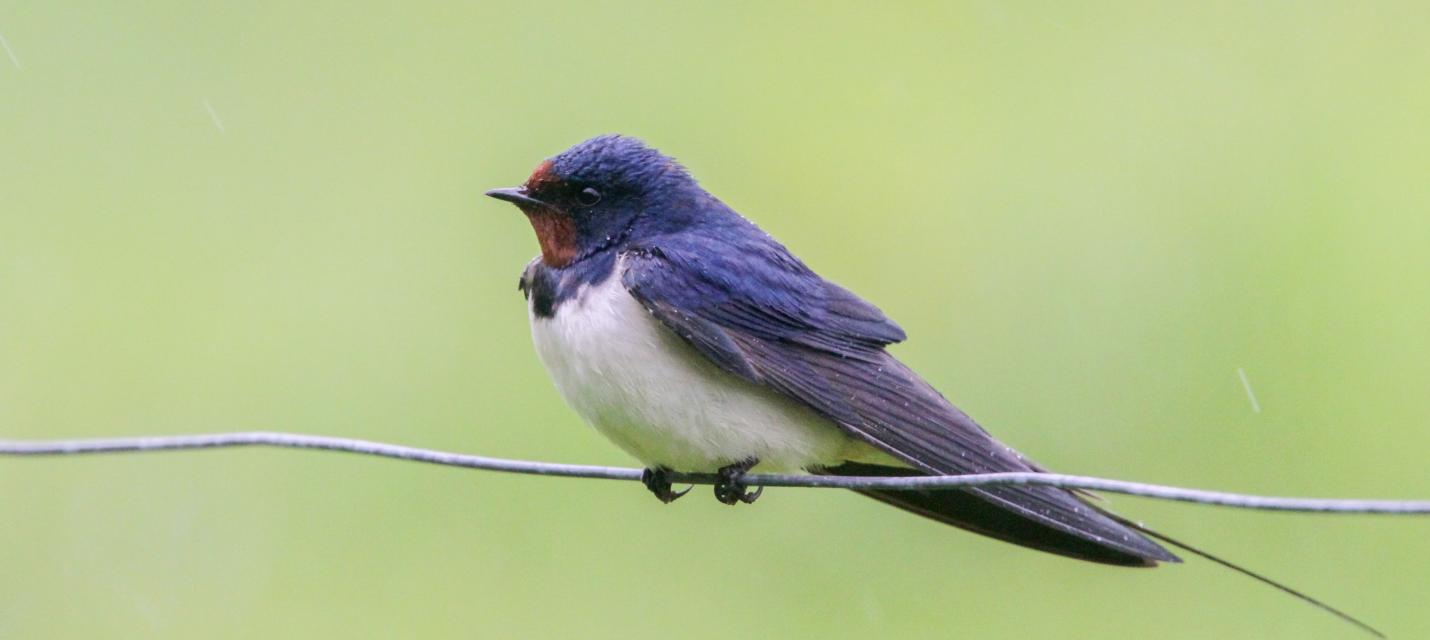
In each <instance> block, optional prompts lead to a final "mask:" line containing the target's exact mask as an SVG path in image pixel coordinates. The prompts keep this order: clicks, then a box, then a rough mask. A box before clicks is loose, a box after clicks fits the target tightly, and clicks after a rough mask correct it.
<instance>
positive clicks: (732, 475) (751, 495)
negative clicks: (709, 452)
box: [715, 458, 765, 505]
mask: <svg viewBox="0 0 1430 640" xmlns="http://www.w3.org/2000/svg"><path fill="white" fill-rule="evenodd" d="M759 463H760V460H759V459H758V458H745V459H744V460H742V461H740V462H736V463H735V464H730V465H725V466H723V467H720V470H719V471H718V472H717V473H718V475H719V476H720V480H719V481H718V482H716V483H715V499H716V500H719V501H720V502H723V503H725V504H730V505H733V504H736V503H740V502H743V503H745V504H750V503H752V502H754V501H755V500H758V499H759V497H760V494H761V493H764V491H765V488H764V487H756V488H755V490H754V491H749V488H750V487H749V485H747V484H745V483H744V482H743V478H744V477H745V473H746V472H748V471H749V470H750V469H751V468H752V467H754V466H755V465H757V464H759Z"/></svg>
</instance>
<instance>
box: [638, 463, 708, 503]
mask: <svg viewBox="0 0 1430 640" xmlns="http://www.w3.org/2000/svg"><path fill="white" fill-rule="evenodd" d="M641 484H644V485H645V488H647V489H650V492H651V493H654V494H655V497H656V498H657V499H659V500H660V501H661V502H664V503H666V504H670V503H672V502H675V499H676V498H679V497H680V496H683V495H685V494H687V493H690V490H691V489H694V488H695V487H687V488H686V489H685V490H684V491H672V490H671V488H670V469H667V468H665V467H656V468H654V469H646V470H644V471H642V472H641Z"/></svg>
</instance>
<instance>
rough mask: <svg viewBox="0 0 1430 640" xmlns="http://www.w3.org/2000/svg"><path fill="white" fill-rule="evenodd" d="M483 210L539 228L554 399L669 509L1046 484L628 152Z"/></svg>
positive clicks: (532, 305)
mask: <svg viewBox="0 0 1430 640" xmlns="http://www.w3.org/2000/svg"><path fill="white" fill-rule="evenodd" d="M487 195H488V196H491V197H493V198H497V199H500V200H505V201H508V202H511V203H513V204H515V205H516V206H517V207H518V208H519V209H521V211H522V212H523V213H525V214H526V217H527V219H528V220H529V221H530V222H531V226H532V228H533V229H534V230H535V232H536V238H537V241H538V243H539V244H540V246H541V255H539V256H537V257H536V258H535V259H534V260H532V261H531V263H530V264H529V265H528V266H527V267H526V270H525V271H524V272H523V273H522V275H521V280H520V288H521V291H522V292H523V293H524V294H525V296H526V299H527V304H528V310H529V316H530V321H531V334H532V338H533V341H534V342H535V345H536V351H537V353H538V355H539V356H540V358H541V361H542V363H543V364H544V365H545V366H546V369H547V371H548V372H549V373H550V374H551V377H552V379H553V380H554V381H555V383H556V387H557V389H558V391H559V392H560V394H561V395H562V396H563V397H564V398H565V400H566V402H567V403H568V404H570V405H571V407H572V408H573V409H575V410H576V412H577V413H579V414H580V415H581V416H582V417H583V418H584V419H585V420H586V421H587V422H589V423H590V424H591V425H592V426H594V427H595V428H596V429H597V430H598V431H600V432H601V433H602V434H604V435H605V436H606V437H607V438H609V439H610V440H611V441H613V442H614V443H615V444H616V445H617V446H619V447H621V448H622V449H624V450H625V451H626V452H628V453H629V454H631V455H632V456H634V457H635V458H637V459H638V460H640V461H641V462H642V463H644V464H645V466H646V473H645V484H646V486H647V487H648V488H649V489H650V490H651V491H652V492H653V493H654V494H655V495H656V496H657V497H658V498H660V499H661V500H662V501H665V502H669V501H671V500H674V499H676V498H678V497H680V496H681V495H683V493H676V492H674V491H673V490H672V488H671V482H670V478H669V473H670V472H671V471H672V470H674V471H680V472H714V473H718V474H719V476H720V478H721V481H720V482H719V483H718V484H716V486H715V495H716V497H717V498H718V499H719V500H720V501H721V502H724V503H726V504H737V503H740V502H745V503H748V502H753V501H754V499H755V498H756V497H758V495H759V491H758V490H755V491H751V490H750V489H749V487H747V486H746V484H745V483H744V482H743V479H742V478H743V475H744V474H745V472H747V471H750V470H751V469H758V470H769V471H801V470H802V471H807V472H809V473H815V474H832V475H857V476H908V475H931V474H937V475H946V474H969V473H989V472H998V471H1042V470H1043V469H1042V468H1041V467H1039V466H1037V465H1036V464H1034V463H1032V462H1030V461H1028V460H1027V459H1025V458H1024V457H1023V456H1022V455H1020V454H1018V452H1016V451H1014V450H1013V449H1011V448H1009V447H1007V446H1005V445H1004V444H1002V443H1001V442H999V441H997V440H995V439H994V438H993V437H992V436H991V435H989V434H988V432H987V431H985V430H984V429H983V428H982V427H981V426H979V425H978V423H976V422H974V421H973V419H972V418H970V417H968V415H967V414H965V413H964V412H962V411H960V410H959V409H958V408H957V407H955V406H954V405H953V404H952V403H950V402H949V401H948V400H946V399H945V398H944V397H943V396H942V395H941V394H939V392H938V391H936V390H935V389H934V388H933V387H932V386H930V385H929V383H927V382H925V381H924V380H923V379H922V378H920V377H919V376H918V374H916V373H914V372H913V371H912V370H910V369H909V368H908V367H907V366H905V365H904V364H903V363H901V362H899V360H897V359H896V358H894V356H893V355H891V354H890V353H889V352H888V351H887V349H886V347H887V346H888V345H890V344H893V343H897V342H902V341H903V340H904V338H905V335H904V331H903V329H901V328H899V326H898V325H897V324H894V322H893V321H891V320H890V319H889V318H887V317H885V315H884V314H883V312H881V311H880V310H879V309H878V308H877V307H875V306H874V305H872V304H870V303H868V302H866V301H864V300H863V299H861V298H860V297H858V296H856V295H855V294H853V293H851V292H850V291H848V290H847V289H844V288H843V287H840V286H839V285H837V284H834V283H832V282H829V281H827V280H825V279H823V278H821V277H820V276H819V275H818V274H816V273H814V272H813V271H812V270H810V268H809V267H807V266H805V264H804V263H803V262H801V261H800V260H799V258H797V257H795V256H794V255H793V254H792V253H790V251H789V250H788V249H786V248H785V247H784V245H782V244H780V243H779V242H777V241H776V240H775V239H774V238H772V237H770V236H769V234H767V233H765V232H763V231H761V230H760V229H759V228H758V227H756V226H755V225H754V224H753V223H751V222H750V221H749V220H746V219H745V218H744V217H742V216H740V215H739V214H738V213H736V212H735V211H734V210H732V209H731V208H730V207H728V206H726V205H725V204H724V203H723V202H721V201H720V200H718V199H716V198H715V197H714V196H712V195H710V194H709V193H707V192H706V191H705V190H704V189H702V188H701V187H700V185H699V184H698V183H697V182H696V181H695V179H694V178H692V177H691V176H690V174H689V173H687V172H686V170H685V169H684V168H683V167H681V166H680V165H679V164H678V163H677V162H676V161H674V160H673V159H671V158H669V157H667V156H665V155H663V154H661V153H660V152H658V151H656V150H654V149H652V148H650V147H648V146H646V145H645V144H643V143H642V142H640V141H639V140H637V139H635V138H631V137H626V136H618V135H607V136H600V137H596V138H592V139H590V140H587V141H585V142H582V143H580V144H577V145H576V146H574V147H571V148H570V149H568V150H566V151H564V152H562V153H560V154H559V155H557V156H555V157H553V158H551V159H549V160H546V161H545V162H542V163H541V164H540V165H539V166H538V167H537V168H536V170H535V171H534V172H533V173H532V174H531V176H530V177H529V178H528V179H527V180H526V182H525V183H524V184H522V185H521V186H519V187H512V188H503V189H493V190H491V191H488V192H487ZM687 491H688V490H687ZM862 493H864V494H866V495H868V496H870V497H873V498H875V499H878V500H881V501H883V502H886V503H888V504H891V505H893V506H896V507H899V508H901V509H905V510H908V511H911V512H914V513H917V514H919V515H922V516H926V517H928V518H932V519H934V520H937V521H939V522H943V523H947V524H950V525H953V526H956V527H960V528H963V529H967V530H969V531H972V532H974V533H979V534H983V535H986V536H990V537H993V538H997V539H1000V540H1004V541H1007V542H1011V543H1014V544H1019V545H1023V546H1025V547H1031V548H1034V549H1038V550H1041V551H1046V552H1050V553H1055V554H1059V555H1063V556H1068V557H1072V558H1077V559H1081V560H1088V561H1092V562H1098V563H1104V564H1111V565H1121V566H1130V567H1150V566H1155V565H1156V564H1158V563H1162V562H1179V560H1178V558H1177V557H1176V556H1174V555H1172V554H1171V553H1170V552H1168V551H1167V550H1166V549H1164V548H1163V547H1162V546H1160V545H1159V544H1158V543H1157V542H1154V541H1153V539H1152V538H1154V537H1155V538H1156V539H1159V540H1161V541H1163V542H1165V543H1169V544H1172V545H1175V546H1178V547H1181V548H1184V549H1187V550H1189V551H1191V552H1193V553H1198V554H1201V553H1202V552H1200V551H1198V550H1195V549H1191V548H1189V547H1186V546H1184V545H1182V544H1181V543H1179V542H1176V541H1174V540H1171V539H1169V538H1167V537H1165V536H1162V535H1161V534H1157V533H1155V532H1152V531H1150V530H1148V529H1146V528H1145V527H1142V526H1140V525H1137V524H1134V523H1131V522H1129V521H1127V520H1125V519H1123V518H1121V517H1118V516H1116V515H1113V514H1110V513H1108V512H1106V511H1105V510H1103V509H1101V508H1100V507H1097V506H1095V505H1092V504H1090V503H1089V502H1088V501H1087V500H1086V499H1085V498H1084V496H1083V495H1081V494H1079V493H1076V492H1073V491H1067V490H1063V489H1057V488H1051V487H1037V486H999V487H980V488H968V489H962V490H942V491H935V490H930V491H889V490H867V491H862ZM1214 559H1215V558H1214ZM1217 561H1218V562H1223V563H1224V561H1220V560H1217ZM1224 564H1228V566H1232V567H1233V568H1236V569H1238V570H1240V571H1243V572H1244V573H1248V574H1250V572H1248V571H1245V570H1244V569H1240V568H1239V567H1235V566H1234V565H1229V563H1224ZM1250 575H1252V576H1253V577H1257V578H1258V579H1262V580H1265V581H1267V582H1270V581H1269V580H1266V579H1264V578H1261V577H1260V576H1257V575H1255V574H1250ZM1272 584H1275V583H1272ZM1276 586H1278V587H1280V588H1282V589H1286V590H1289V589H1288V588H1286V587H1284V586H1282V585H1276ZM1293 593H1294V592H1293ZM1297 595H1300V594H1297ZM1302 597H1304V596H1302ZM1313 602H1314V601H1313ZM1317 604H1319V603H1317ZM1322 606H1324V605H1322ZM1336 613H1338V614H1339V612H1336ZM1341 615H1343V614H1341Z"/></svg>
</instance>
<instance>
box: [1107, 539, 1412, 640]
mask: <svg viewBox="0 0 1430 640" xmlns="http://www.w3.org/2000/svg"><path fill="white" fill-rule="evenodd" d="M1103 513H1104V514H1105V515H1107V516H1108V517H1110V518H1112V519H1113V520H1116V521H1118V522H1120V523H1122V524H1124V525H1126V526H1128V527H1131V528H1133V529H1136V530H1137V531H1138V532H1140V533H1142V534H1143V535H1146V536H1149V537H1152V538H1156V539H1158V540H1161V541H1162V542H1165V543H1167V544H1170V545H1172V546H1174V547H1176V548H1178V549H1181V550H1183V551H1186V552H1187V553H1190V554H1192V555H1195V556H1200V557H1202V558H1205V559H1207V560H1210V561H1212V562H1215V563H1217V564H1219V565H1221V566H1223V567H1226V568H1228V569H1231V570H1232V571H1235V572H1237V573H1240V574H1241V575H1244V576H1246V577H1248V578H1251V579H1253V580H1256V581H1257V582H1260V583H1262V584H1265V585H1268V586H1271V587H1273V588H1275V589H1277V590H1280V591H1281V592H1283V593H1286V594H1289V595H1291V596H1292V597H1294V598H1296V599H1298V600H1300V601H1302V602H1305V603H1306V604H1309V605H1311V606H1313V607H1316V608H1317V609H1320V610H1322V611H1325V612H1326V613H1329V614H1331V615H1333V616H1336V617H1337V618H1340V619H1342V620H1345V621H1346V622H1349V623H1351V624H1353V625H1355V626H1356V627H1359V628H1360V629H1361V630H1362V631H1365V632H1366V633H1369V634H1371V635H1373V636H1375V637H1377V638H1384V637H1385V634H1384V633H1381V632H1380V630H1379V629H1376V628H1375V627H1372V626H1370V625H1369V624H1366V623H1365V622H1364V621H1362V620H1360V619H1358V618H1356V617H1355V616H1352V615H1351V614H1349V613H1346V612H1344V611H1341V610H1340V609H1337V608H1335V607H1333V606H1331V605H1329V604H1326V603H1325V602H1322V601H1321V600H1318V599H1316V598H1313V597H1311V596H1309V595H1307V594H1306V593H1304V592H1302V591H1299V590H1297V589H1294V588H1292V587H1290V586H1289V585H1286V584H1283V583H1280V582H1277V581H1275V580H1272V579H1271V578H1268V577H1266V576H1264V575H1261V574H1259V573H1257V572H1255V571H1252V570H1251V569H1247V568H1246V567H1243V566H1241V565H1239V564H1236V563H1235V562H1232V561H1230V560H1226V559H1224V558H1220V557H1218V556H1215V555H1213V554H1211V553H1208V552H1206V551H1203V550H1201V549H1198V548H1196V547H1194V546H1192V545H1189V544H1187V543H1185V542H1182V541H1181V540H1177V539H1175V538H1173V537H1171V536H1168V535H1166V534H1162V533H1158V532H1156V531H1153V530H1151V529H1149V528H1147V527H1145V526H1143V525H1142V524H1140V523H1137V522H1133V521H1131V520H1128V519H1127V518H1123V517H1122V516H1119V515H1116V514H1113V513H1108V512H1106V511H1103Z"/></svg>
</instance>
